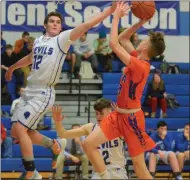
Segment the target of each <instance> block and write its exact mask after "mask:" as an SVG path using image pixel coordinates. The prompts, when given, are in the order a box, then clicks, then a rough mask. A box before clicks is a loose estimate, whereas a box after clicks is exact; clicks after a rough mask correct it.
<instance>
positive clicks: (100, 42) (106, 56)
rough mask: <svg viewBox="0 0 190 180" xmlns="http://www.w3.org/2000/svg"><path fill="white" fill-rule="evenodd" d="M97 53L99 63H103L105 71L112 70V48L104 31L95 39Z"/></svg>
mask: <svg viewBox="0 0 190 180" xmlns="http://www.w3.org/2000/svg"><path fill="white" fill-rule="evenodd" d="M94 48H95V53H96V55H97V58H98V61H99V63H101V64H102V65H103V69H104V71H105V72H111V71H112V56H111V55H112V49H111V48H110V47H109V41H108V40H107V39H106V33H105V32H104V31H102V32H100V33H99V38H98V39H96V40H95V41H94Z"/></svg>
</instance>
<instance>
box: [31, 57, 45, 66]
mask: <svg viewBox="0 0 190 180" xmlns="http://www.w3.org/2000/svg"><path fill="white" fill-rule="evenodd" d="M42 59H43V56H37V55H35V56H34V64H33V69H39V68H40V67H39V65H40V64H41V62H42Z"/></svg>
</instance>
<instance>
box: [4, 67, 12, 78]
mask: <svg viewBox="0 0 190 180" xmlns="http://www.w3.org/2000/svg"><path fill="white" fill-rule="evenodd" d="M13 71H14V70H13V69H12V68H11V67H10V68H8V70H7V72H6V73H5V79H6V81H10V80H11V79H12V76H13Z"/></svg>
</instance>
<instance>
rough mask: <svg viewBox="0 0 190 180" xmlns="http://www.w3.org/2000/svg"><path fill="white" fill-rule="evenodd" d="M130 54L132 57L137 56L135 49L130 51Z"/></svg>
mask: <svg viewBox="0 0 190 180" xmlns="http://www.w3.org/2000/svg"><path fill="white" fill-rule="evenodd" d="M130 55H131V56H134V57H137V56H138V52H137V51H136V50H134V51H132V52H131V54H130Z"/></svg>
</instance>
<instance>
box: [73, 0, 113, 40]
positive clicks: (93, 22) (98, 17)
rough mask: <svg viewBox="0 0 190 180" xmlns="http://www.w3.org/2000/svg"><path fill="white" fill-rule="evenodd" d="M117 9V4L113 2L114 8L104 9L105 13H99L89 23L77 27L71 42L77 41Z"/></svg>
mask: <svg viewBox="0 0 190 180" xmlns="http://www.w3.org/2000/svg"><path fill="white" fill-rule="evenodd" d="M115 8H116V2H113V3H112V6H110V7H108V8H106V9H104V11H103V12H101V13H98V14H97V15H96V16H94V17H93V18H91V19H89V20H88V21H87V22H84V23H82V24H80V25H79V26H77V27H76V28H74V29H73V30H72V31H71V36H70V40H71V41H75V40H77V39H78V38H80V37H81V36H82V35H83V34H84V33H85V32H87V31H88V30H89V29H91V28H92V27H94V26H95V25H97V24H98V23H100V22H102V21H103V20H104V19H106V18H107V17H108V16H110V15H111V14H112V13H113V12H114V11H115Z"/></svg>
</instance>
